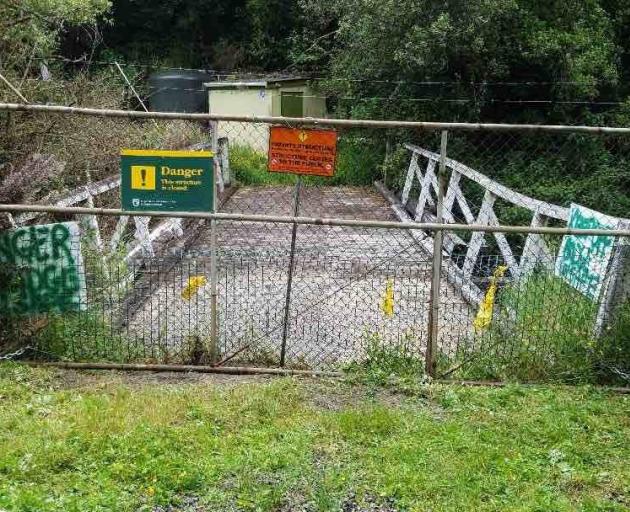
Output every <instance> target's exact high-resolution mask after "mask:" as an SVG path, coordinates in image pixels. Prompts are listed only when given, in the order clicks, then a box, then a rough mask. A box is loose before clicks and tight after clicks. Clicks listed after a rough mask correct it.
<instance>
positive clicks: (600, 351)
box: [444, 272, 630, 383]
mask: <svg viewBox="0 0 630 512" xmlns="http://www.w3.org/2000/svg"><path fill="white" fill-rule="evenodd" d="M496 307H497V309H498V312H497V313H496V314H495V316H494V319H493V322H492V324H491V326H490V328H489V329H488V330H487V331H485V332H483V333H478V334H476V335H475V336H474V337H473V338H472V339H471V340H470V343H469V346H468V348H467V349H465V350H463V351H462V352H461V353H460V354H458V356H457V358H456V359H457V360H455V361H453V360H448V359H446V360H445V362H444V365H445V366H444V368H446V367H447V366H453V365H457V364H459V363H462V362H465V364H463V366H462V367H461V370H460V371H459V372H458V373H457V374H456V376H457V377H458V378H465V379H483V380H518V381H548V382H549V381H560V382H573V383H575V382H581V383H586V382H596V381H598V382H606V383H611V382H613V381H614V376H613V375H611V373H610V371H608V375H606V374H605V373H606V372H605V371H604V370H605V369H604V368H602V362H603V361H607V362H608V363H609V364H616V365H618V366H619V368H625V369H626V370H627V369H628V354H630V351H629V350H630V344H629V343H630V342H629V341H628V336H629V335H630V330H629V328H628V326H630V320H629V319H630V315H629V314H628V313H627V312H626V313H623V314H621V315H620V319H619V322H618V323H617V325H616V326H615V327H614V329H613V330H612V331H611V332H609V333H607V334H606V335H605V336H604V337H602V338H600V339H599V340H598V339H596V338H595V337H594V331H593V329H594V322H595V317H596V314H597V307H598V306H597V304H595V303H594V302H591V301H590V300H588V299H587V298H586V297H584V296H583V295H582V294H580V293H579V292H578V291H576V290H575V289H573V288H572V287H571V286H569V285H568V284H567V283H565V282H564V281H562V280H561V279H559V278H557V277H555V276H553V275H550V274H547V273H542V272H541V273H536V274H533V275H532V276H530V277H529V278H528V279H526V280H524V281H520V282H517V283H513V284H508V285H506V286H505V287H504V288H502V289H501V290H500V291H499V294H498V298H497V303H496ZM626 309H627V308H626ZM624 359H625V361H624ZM613 362H614V363H613ZM618 383H619V382H618Z"/></svg>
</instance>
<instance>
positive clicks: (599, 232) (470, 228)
mask: <svg viewBox="0 0 630 512" xmlns="http://www.w3.org/2000/svg"><path fill="white" fill-rule="evenodd" d="M0 212H8V213H11V212H38V213H56V214H67V215H102V216H107V215H109V216H113V217H123V216H131V217H133V216H142V217H162V218H171V217H179V218H187V219H207V220H219V221H221V220H223V221H226V220H236V221H246V222H263V223H264V222H271V223H277V224H305V225H316V226H336V227H361V228H376V229H378V228H381V229H404V230H412V229H420V230H424V231H459V232H474V231H480V232H484V233H536V234H540V235H577V236H623V237H630V229H601V228H599V229H575V228H553V227H544V226H489V225H477V224H448V223H437V222H395V221H378V220H359V219H356V220H355V219H337V218H327V217H299V216H298V217H291V216H282V215H252V214H242V213H204V212H175V211H173V212H164V211H141V212H138V211H127V210H121V209H118V208H84V207H80V206H75V207H71V206H47V205H29V204H0Z"/></svg>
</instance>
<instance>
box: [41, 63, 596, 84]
mask: <svg viewBox="0 0 630 512" xmlns="http://www.w3.org/2000/svg"><path fill="white" fill-rule="evenodd" d="M33 60H39V61H44V62H48V61H53V62H63V63H65V64H85V65H88V66H92V65H94V66H111V67H115V66H116V62H112V61H98V60H97V61H94V60H91V61H88V60H85V59H84V58H79V59H69V58H65V57H60V56H55V57H34V58H33ZM118 64H119V65H120V66H122V67H129V68H137V69H148V70H152V71H195V72H202V73H209V74H211V75H212V76H213V77H225V78H230V77H235V76H238V77H252V78H253V77H260V78H261V79H269V80H282V79H283V78H285V79H286V78H296V79H300V78H302V79H304V80H310V81H328V82H348V83H374V84H386V85H419V86H438V85H454V86H474V87H481V86H484V87H485V86H492V87H495V86H506V87H535V86H555V85H563V86H566V85H575V86H580V87H584V86H592V85H598V84H602V83H605V82H604V81H601V80H597V81H595V82H594V83H585V82H580V81H571V80H554V81H536V80H524V81H514V80H512V81H496V80H492V81H485V80H482V81H473V80H471V81H467V80H396V79H394V80H392V79H375V78H363V77H359V78H344V77H330V76H325V75H322V74H317V75H313V74H309V73H304V76H299V75H297V76H296V75H287V74H286V73H281V72H277V71H276V72H274V71H269V72H262V71H261V72H253V71H243V70H215V69H213V68H203V67H202V68H193V67H181V66H163V65H155V64H146V63H131V62H118Z"/></svg>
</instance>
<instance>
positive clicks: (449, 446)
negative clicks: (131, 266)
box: [0, 364, 630, 512]
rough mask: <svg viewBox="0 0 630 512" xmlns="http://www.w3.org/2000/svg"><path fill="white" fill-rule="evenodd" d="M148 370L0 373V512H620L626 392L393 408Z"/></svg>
mask: <svg viewBox="0 0 630 512" xmlns="http://www.w3.org/2000/svg"><path fill="white" fill-rule="evenodd" d="M145 377H146V381H143V380H142V377H140V376H138V375H134V376H126V377H125V376H121V375H120V374H115V373H106V374H103V373H101V374H94V373H91V374H90V373H84V374H81V373H63V372H52V371H49V370H43V369H31V368H28V367H24V366H20V365H15V364H0V396H2V397H3V400H2V402H1V405H0V476H2V478H0V508H3V509H6V510H16V511H17V510H20V511H22V510H23V511H27V510H37V511H41V512H52V511H62V510H63V511H65V510H121V511H138V510H160V509H168V508H169V507H170V508H173V509H183V510H186V509H187V508H191V509H193V508H195V509H199V510H216V511H228V510H239V511H248V510H252V511H254V510H256V511H260V512H267V511H274V510H313V511H315V510H317V511H322V512H323V511H338V510H357V509H360V508H359V507H362V508H363V509H364V510H370V509H373V510H376V509H377V508H376V507H378V506H379V505H382V506H381V509H382V510H387V508H385V507H386V506H388V507H389V509H393V510H422V509H429V508H430V509H431V510H434V511H439V512H446V511H455V510H488V511H499V510H557V511H562V512H564V511H567V512H568V511H570V510H576V509H578V510H608V511H621V510H625V509H627V506H628V500H627V496H628V494H629V492H630V489H629V488H628V482H630V468H629V467H628V464H627V461H628V459H629V458H630V446H629V445H628V443H627V439H628V437H629V436H630V426H629V425H628V421H627V419H628V416H629V415H630V401H629V400H628V399H627V398H626V397H623V396H619V395H612V394H607V393H602V392H598V391H596V390H593V389H589V388H571V389H567V388H555V387H529V388H523V387H519V386H510V387H507V388H504V389H484V388H461V387H457V386H443V387H442V386H435V387H434V389H433V391H432V395H433V397H434V398H433V400H431V401H427V400H417V399H415V398H408V399H406V400H405V401H402V402H400V403H399V402H397V403H394V404H391V403H386V402H385V403H375V400H374V399H373V398H370V397H368V398H365V397H363V396H362V395H361V388H357V387H353V388H349V389H348V388H346V389H347V390H346V391H345V392H344V393H343V394H340V392H339V390H338V388H336V391H335V392H333V390H332V389H331V388H330V387H329V386H327V385H325V384H321V383H319V384H318V383H317V382H314V381H308V380H298V379H276V380H272V381H271V382H269V381H264V382H259V383H249V384H237V383H236V382H235V381H231V382H230V384H229V385H227V386H225V387H223V388H221V387H219V386H217V385H213V384H208V382H209V381H208V380H205V381H204V380H202V381H201V382H197V381H196V382H197V383H192V382H191V381H190V380H189V379H185V380H187V381H188V383H178V382H177V381H174V380H172V377H171V378H170V380H169V381H167V382H168V383H167V384H156V383H155V379H156V377H148V376H145ZM66 380H67V385H65V384H64V382H65V381H66ZM151 381H152V382H153V383H150V382H151ZM331 403H332V405H333V407H332V408H329V407H326V409H322V406H321V405H319V404H328V405H329V404H331Z"/></svg>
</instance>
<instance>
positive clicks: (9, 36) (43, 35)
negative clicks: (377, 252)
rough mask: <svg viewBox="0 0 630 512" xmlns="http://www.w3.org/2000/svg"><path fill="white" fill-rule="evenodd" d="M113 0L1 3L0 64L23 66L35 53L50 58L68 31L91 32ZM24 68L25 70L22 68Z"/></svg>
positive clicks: (21, 0)
mask: <svg viewBox="0 0 630 512" xmlns="http://www.w3.org/2000/svg"><path fill="white" fill-rule="evenodd" d="M110 7H111V2H110V1H109V0H5V1H3V2H2V3H0V55H2V58H1V59H0V64H2V67H4V68H11V67H13V66H16V67H18V68H22V67H23V66H25V65H26V64H27V62H28V61H29V58H30V57H31V56H33V55H37V56H38V57H47V56H50V55H51V54H53V53H54V52H55V50H56V49H57V47H58V45H59V42H60V37H61V36H62V34H63V33H64V31H67V30H69V29H70V28H72V27H83V28H84V29H86V31H88V29H89V28H95V26H96V23H97V22H98V21H99V20H101V19H102V17H103V16H104V15H105V14H107V12H108V11H109V9H110ZM21 71H22V69H21Z"/></svg>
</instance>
